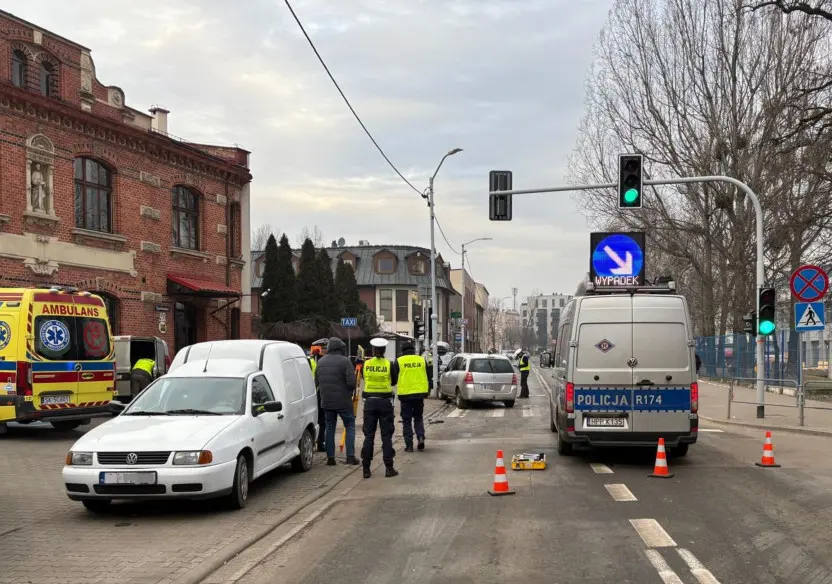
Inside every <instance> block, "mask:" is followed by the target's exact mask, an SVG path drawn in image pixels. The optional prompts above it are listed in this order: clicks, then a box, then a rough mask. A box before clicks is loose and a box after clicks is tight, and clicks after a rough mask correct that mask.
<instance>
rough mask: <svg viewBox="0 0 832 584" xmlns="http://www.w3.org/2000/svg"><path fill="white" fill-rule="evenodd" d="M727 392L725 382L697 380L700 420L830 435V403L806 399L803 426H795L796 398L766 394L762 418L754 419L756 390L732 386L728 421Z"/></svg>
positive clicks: (831, 417)
mask: <svg viewBox="0 0 832 584" xmlns="http://www.w3.org/2000/svg"><path fill="white" fill-rule="evenodd" d="M728 391H729V386H728V384H727V383H726V384H722V383H712V382H709V381H706V380H703V379H700V380H699V416H700V418H702V419H703V420H707V421H709V422H716V423H720V424H730V425H736V426H745V427H749V428H762V429H768V430H779V431H781V432H794V433H799V434H815V435H821V436H832V403H830V402H822V401H814V400H810V399H807V400H806V404H805V409H804V416H805V425H804V426H799V425H798V411H797V407H795V406H796V404H797V399H796V398H795V397H794V396H788V395H779V394H777V393H771V392H766V397H765V405H766V410H765V414H766V417H765V419H762V420H760V419H758V418H757V405H756V404H757V392H756V390H754V389H753V388H748V387H738V386H735V387H734V401H733V402H732V403H731V418H730V419H728ZM738 402H747V403H738ZM782 406H791V407H782ZM815 408H817V409H815Z"/></svg>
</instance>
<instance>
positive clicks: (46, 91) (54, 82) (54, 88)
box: [40, 61, 58, 97]
mask: <svg viewBox="0 0 832 584" xmlns="http://www.w3.org/2000/svg"><path fill="white" fill-rule="evenodd" d="M40 93H41V95H43V96H44V97H57V96H58V73H57V71H56V70H55V65H53V64H52V63H50V62H49V61H43V62H42V63H41V64H40Z"/></svg>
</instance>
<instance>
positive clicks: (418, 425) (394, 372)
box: [390, 343, 428, 452]
mask: <svg viewBox="0 0 832 584" xmlns="http://www.w3.org/2000/svg"><path fill="white" fill-rule="evenodd" d="M390 372H391V373H390V374H391V378H393V379H397V382H396V394H397V395H398V397H399V403H400V404H401V415H402V424H403V429H402V434H403V435H404V451H405V452H413V434H414V429H415V434H416V440H417V448H418V449H419V450H424V449H425V420H424V415H425V398H426V397H427V396H428V364H427V361H425V358H424V357H420V356H419V355H417V354H416V347H414V346H413V345H412V344H411V343H407V344H405V345H404V346H402V356H401V357H399V358H398V359H396V362H395V363H393V365H392V367H391V369H390Z"/></svg>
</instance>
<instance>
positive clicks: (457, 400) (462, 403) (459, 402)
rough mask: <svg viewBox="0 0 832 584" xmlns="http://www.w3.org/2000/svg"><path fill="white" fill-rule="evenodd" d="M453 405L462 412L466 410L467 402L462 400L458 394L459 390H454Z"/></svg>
mask: <svg viewBox="0 0 832 584" xmlns="http://www.w3.org/2000/svg"><path fill="white" fill-rule="evenodd" d="M454 404H455V405H456V407H458V408H459V409H460V410H464V409H465V408H467V407H468V403H467V402H466V401H465V400H464V399H463V398H462V394H461V393H459V390H458V389H457V390H456V397H455V399H454Z"/></svg>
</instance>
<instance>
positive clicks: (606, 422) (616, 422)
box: [586, 418, 625, 428]
mask: <svg viewBox="0 0 832 584" xmlns="http://www.w3.org/2000/svg"><path fill="white" fill-rule="evenodd" d="M624 422H625V420H624V418H587V420H586V425H587V427H592V428H623V427H624Z"/></svg>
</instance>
